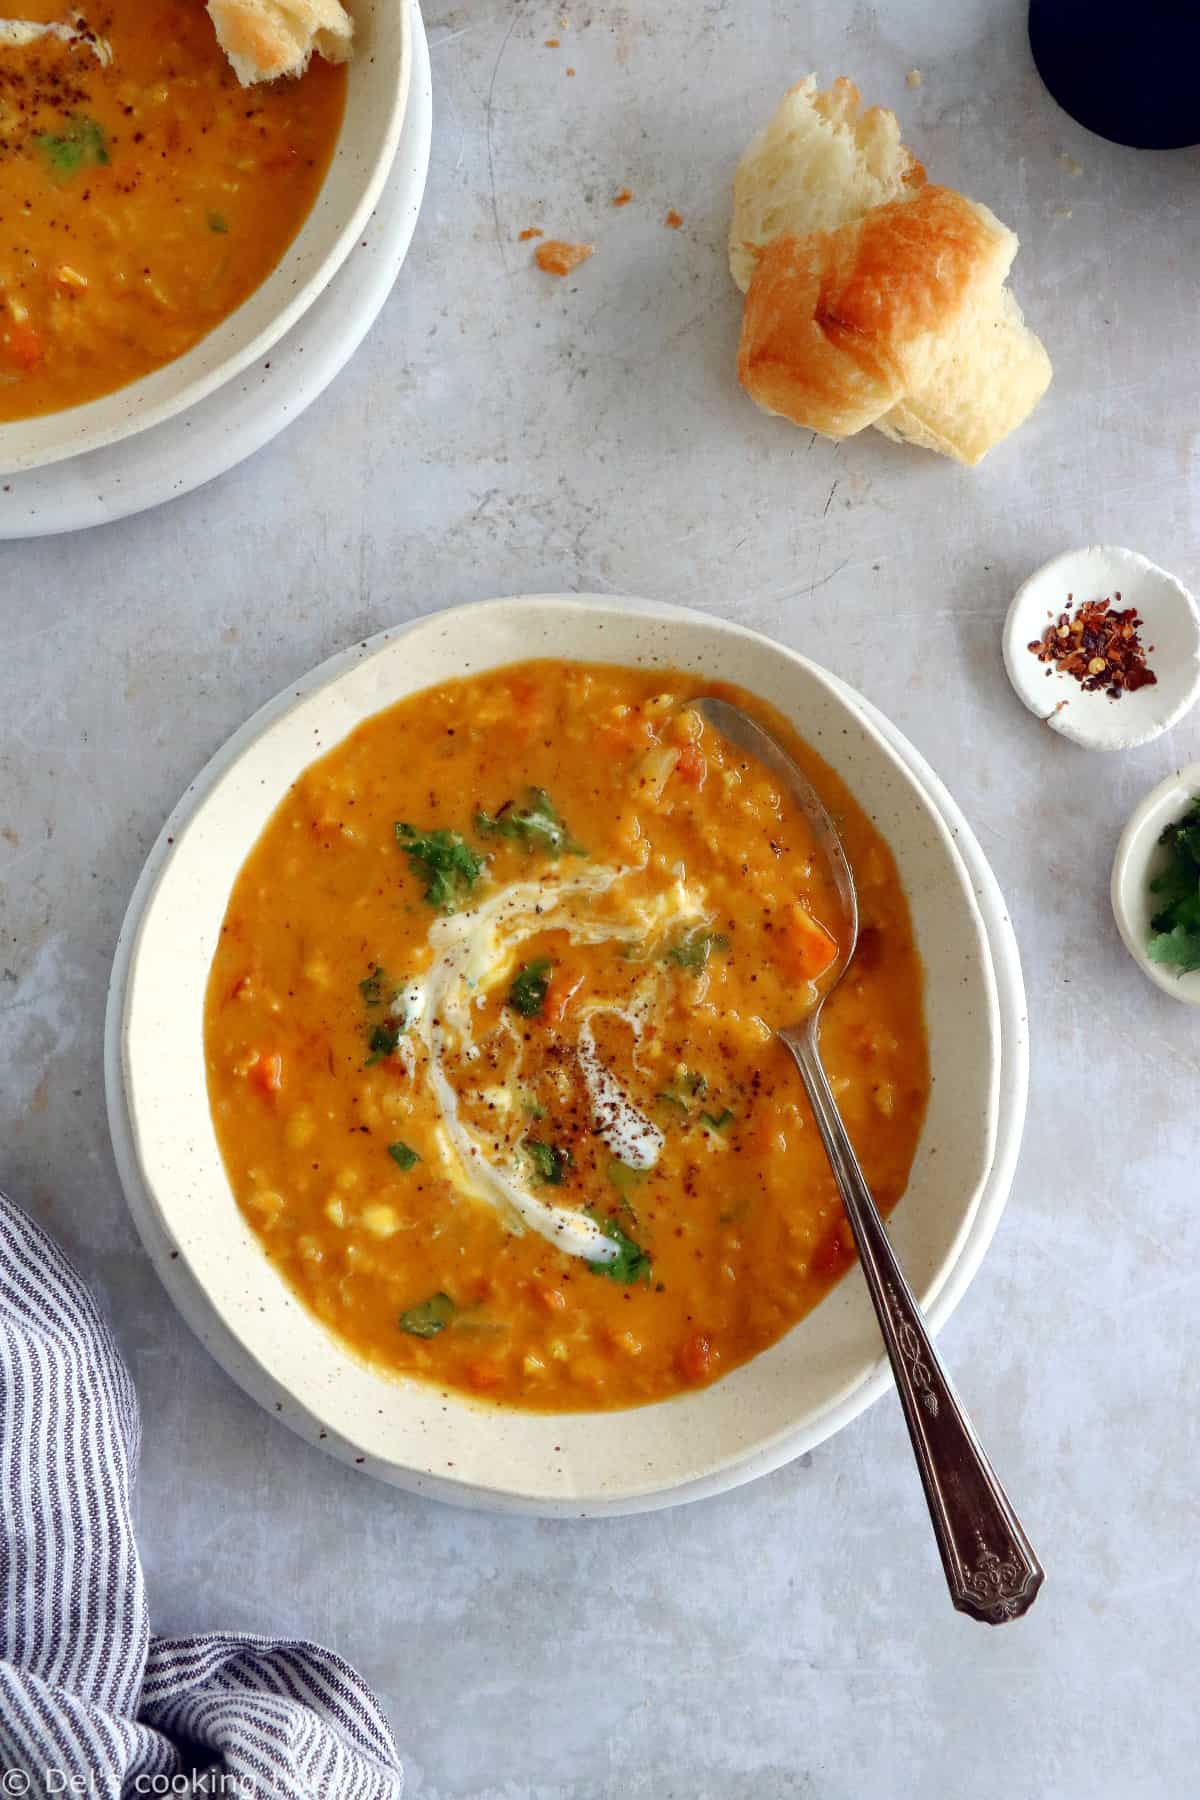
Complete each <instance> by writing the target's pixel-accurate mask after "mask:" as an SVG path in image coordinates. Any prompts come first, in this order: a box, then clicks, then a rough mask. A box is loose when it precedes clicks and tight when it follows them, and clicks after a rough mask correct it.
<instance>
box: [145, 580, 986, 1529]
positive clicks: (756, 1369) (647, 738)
mask: <svg viewBox="0 0 1200 1800" xmlns="http://www.w3.org/2000/svg"><path fill="white" fill-rule="evenodd" d="M713 693H717V694H721V695H723V696H725V697H727V698H732V699H734V700H736V701H738V702H739V703H740V704H741V705H743V706H744V707H746V709H747V710H748V711H750V712H751V713H753V714H754V715H755V716H756V717H758V718H759V719H761V720H762V721H763V722H764V723H765V724H767V725H768V726H769V727H770V728H771V729H773V730H774V731H775V732H776V733H777V734H778V735H779V736H780V737H781V738H782V739H783V740H784V741H785V742H786V743H787V744H788V746H789V748H790V749H791V750H792V752H793V754H794V755H795V756H796V757H797V759H798V760H799V761H800V762H801V764H802V765H803V766H804V768H805V769H806V770H807V772H808V773H809V775H810V777H811V778H812V779H813V780H814V782H815V783H816V784H817V786H818V788H819V790H820V792H821V793H822V795H823V797H824V799H825V801H826V804H827V805H828V806H829V807H830V809H831V810H832V812H833V813H834V816H835V817H836V818H837V820H838V823H839V826H840V829H841V831H842V833H843V836H844V839H845V842H846V844H847V847H848V852H849V854H850V857H851V861H852V863H853V865H854V868H855V873H856V879H857V882H858V886H859V890H860V897H861V906H862V936H861V939H860V946H859V950H858V953H857V955H856V958H855V961H854V964H853V966H852V969H851V972H850V974H849V976H848V977H847V978H846V980H845V981H844V982H843V983H842V985H841V987H840V988H839V990H838V993H837V994H836V995H835V996H834V997H833V999H832V1000H831V1001H830V1003H829V1005H828V1007H827V1009H826V1016H825V1024H824V1030H823V1045H824V1054H825V1058H826V1063H827V1066H828V1068H829V1071H830V1075H831V1080H832V1083H833V1086H834V1089H835V1092H836V1093H837V1095H838V1099H839V1105H840V1106H841V1109H842V1111H843V1115H844V1117H845V1118H846V1121H847V1125H848V1128H849V1130H850V1133H851V1136H852V1138H853V1139H854V1141H855V1145H856V1148H857V1150H858V1153H859V1156H860V1159H861V1161H862V1163H863V1166H864V1169H865V1171H866V1173H867V1176H868V1179H869V1180H870V1181H871V1183H872V1186H873V1189H874V1192H875V1194H876V1196H877V1198H878V1200H879V1202H880V1204H881V1206H882V1207H883V1208H884V1209H885V1210H886V1211H888V1212H889V1214H890V1215H891V1229H892V1231H893V1234H894V1236H895V1238H896V1240H897V1242H898V1245H899V1247H900V1250H901V1253H902V1255H903V1256H904V1258H905V1262H906V1265H907V1267H908V1269H909V1272H910V1275H911V1277H912V1279H913V1285H914V1287H915V1288H916V1290H917V1292H918V1293H919V1294H920V1295H921V1296H922V1298H923V1299H924V1301H925V1302H926V1303H927V1304H931V1303H934V1302H936V1300H937V1298H938V1296H939V1295H940V1293H941V1292H942V1290H943V1288H945V1286H946V1284H947V1283H948V1282H950V1281H951V1280H952V1279H953V1277H954V1274H955V1270H956V1267H957V1266H958V1264H959V1262H960V1259H962V1258H963V1256H964V1255H966V1254H969V1251H968V1241H969V1239H970V1238H971V1235H972V1233H973V1231H975V1230H976V1228H977V1226H978V1224H979V1217H980V1213H981V1209H986V1211H987V1212H988V1213H989V1215H991V1217H992V1221H993V1222H994V1214H995V1211H996V1209H997V1207H998V1206H999V1205H1000V1204H1002V1202H1003V1192H1002V1191H1000V1190H998V1189H997V1186H996V1183H995V1181H994V1180H993V1176H994V1170H995V1166H996V1163H997V1144H998V1142H999V1140H1000V1138H1001V1137H1002V1136H1003V1137H1004V1140H1005V1143H1006V1144H1007V1145H1009V1146H1011V1141H1012V1136H1013V1132H1014V1131H1017V1132H1019V1126H1020V1119H1019V1116H1015V1117H1014V1110H1015V1109H1014V1107H1013V1106H1012V1104H1011V1102H1010V1103H1009V1104H1008V1113H1007V1116H1002V1114H1003V1110H1004V1109H1003V1107H1002V1098H1003V1096H1002V1089H1001V1082H1000V1041H999V1010H998V999H997V986H996V974H995V969H994V967H993V961H992V957H991V953H990V949H989V944H988V938H987V934H986V932H985V931H984V928H983V924H982V921H981V917H980V913H979V909H978V906H977V903H976V899H975V895H974V892H973V886H972V881H971V879H970V877H969V876H968V874H967V872H966V870H965V868H964V866H963V863H962V860H961V858H960V856H959V854H958V852H957V850H956V848H955V845H954V843H953V840H952V837H951V834H950V832H949V831H948V829H947V827H946V825H945V823H944V820H943V818H942V816H941V815H940V813H939V811H938V808H937V807H936V805H934V804H933V802H932V801H931V799H930V797H929V795H928V794H927V793H926V792H925V791H924V790H923V788H922V785H921V783H920V781H918V780H917V779H915V778H914V776H913V775H912V773H911V772H910V771H909V769H908V768H907V767H906V765H905V763H904V761H903V760H902V759H901V758H900V757H899V756H898V755H897V754H896V753H895V752H894V750H893V749H892V748H891V747H890V746H889V744H888V743H887V741H886V740H885V738H884V737H883V736H882V735H881V734H880V732H879V731H877V730H876V729H875V727H874V726H873V725H872V724H871V723H870V722H869V721H868V719H867V718H866V717H865V715H864V713H863V712H862V710H861V709H859V708H858V707H856V706H855V704H854V703H853V701H852V700H850V699H848V698H847V697H846V695H845V694H844V692H843V691H842V690H840V689H839V688H838V686H837V685H836V684H835V683H834V682H833V681H832V680H831V679H830V678H829V677H828V676H826V675H825V674H824V673H823V672H822V671H821V670H819V669H818V668H816V667H815V666H814V665H813V664H811V663H808V662H806V661H805V660H804V659H803V658H801V657H798V656H796V655H795V654H794V653H792V652H790V651H787V650H785V649H783V648H781V647H780V646H778V645H776V644H773V643H771V642H770V641H769V640H766V639H764V638H761V637H759V636H757V635H755V634H753V633H749V632H745V631H742V630H739V629H737V628H735V627H733V626H730V625H728V624H725V623H722V622H720V621H715V620H711V619H706V618H704V617H702V616H700V615H695V614H687V613H680V612H678V611H675V610H669V611H665V612H664V611H661V610H658V609H644V608H640V607H634V606H632V605H631V606H629V607H624V606H621V605H619V604H612V603H608V602H605V603H600V602H594V603H582V602H579V601H576V600H567V599H534V600H518V601H505V602H496V603H492V604H489V605H487V606H482V607H475V608H464V609H462V610H461V611H459V612H457V613H452V614H448V615H442V616H435V617H432V618H430V619H428V620H425V621H420V622H418V623H417V624H416V625H414V626H410V627H408V628H406V629H404V630H401V631H399V632H397V633H395V634H385V636H384V637H383V638H382V639H380V640H376V641H375V642H373V643H372V644H370V645H366V646H361V647H360V648H359V649H358V650H357V651H356V652H354V653H352V655H351V656H350V657H349V658H344V659H340V660H339V661H338V662H337V663H336V664H335V665H334V666H332V667H331V668H330V669H328V670H325V671H321V672H318V674H317V675H316V676H314V677H313V679H312V681H311V683H309V684H305V686H304V687H303V688H302V689H301V690H300V691H299V692H297V693H295V694H293V695H292V696H290V697H289V701H288V703H286V704H285V703H282V702H281V703H277V704H276V706H275V707H274V708H273V709H268V712H267V714H266V715H265V716H263V717H262V718H260V719H259V720H256V721H252V722H251V724H250V725H249V726H248V727H247V728H245V730H244V732H243V733H241V734H239V737H238V738H237V739H236V740H235V741H234V742H233V743H232V744H231V745H230V746H229V747H228V748H227V750H226V751H225V752H223V753H222V756H221V758H219V759H218V763H217V765H216V766H215V768H214V769H213V770H211V771H210V772H209V773H208V774H207V775H206V776H205V777H204V778H203V779H202V781H201V783H200V785H199V788H198V789H197V790H196V791H195V792H194V793H193V794H192V795H191V796H189V798H188V800H187V801H186V802H185V810H184V812H183V813H182V814H181V815H180V816H178V817H177V818H176V819H175V820H174V821H173V822H172V823H171V824H170V825H169V826H168V829H167V835H168V836H169V838H170V839H171V840H172V841H171V842H170V843H169V844H164V846H163V847H162V849H161V851H160V852H159V853H158V858H157V861H155V860H154V859H152V866H151V869H150V871H149V872H148V874H147V877H146V878H145V882H144V886H143V891H142V893H141V894H139V895H138V896H135V902H134V906H133V908H132V909H131V918H130V921H129V923H128V924H127V928H126V933H125V942H124V947H123V949H122V952H121V954H120V956H119V959H118V963H119V969H122V970H123V971H124V972H122V973H120V975H119V979H118V980H117V981H116V982H115V983H114V989H113V1001H112V1008H111V1012H110V1025H111V1033H112V1038H111V1043H112V1051H113V1060H112V1062H111V1065H110V1080H111V1091H110V1101H111V1103H112V1106H113V1115H114V1125H115V1128H116V1136H117V1141H118V1150H119V1153H120V1151H121V1145H122V1143H124V1144H125V1145H126V1148H127V1154H123V1155H122V1156H121V1160H122V1163H123V1165H124V1173H125V1176H126V1183H127V1189H128V1191H129V1192H130V1197H131V1202H132V1204H133V1206H134V1212H135V1217H136V1218H137V1219H138V1223H139V1227H140V1228H141V1229H142V1231H143V1235H144V1236H145V1238H146V1241H147V1244H148V1246H149V1247H150V1248H151V1250H152V1252H153V1254H154V1255H155V1260H156V1262H157V1263H158V1265H159V1267H160V1269H162V1270H164V1272H165V1273H166V1276H167V1279H168V1282H169V1283H170V1285H171V1287H172V1291H173V1292H174V1293H175V1294H176V1297H177V1298H178V1299H179V1300H180V1301H181V1304H182V1305H183V1306H184V1309H185V1311H186V1312H187V1313H188V1316H189V1317H190V1318H191V1319H192V1321H193V1323H195V1324H196V1325H197V1328H198V1329H199V1330H201V1332H202V1335H204V1337H205V1340H206V1341H207V1342H208V1343H210V1345H211V1346H212V1347H213V1348H214V1350H215V1351H216V1353H217V1354H218V1355H219V1356H220V1357H221V1360H222V1361H224V1362H225V1364H226V1366H227V1367H229V1368H230V1369H231V1370H232V1371H233V1372H234V1373H235V1374H236V1375H237V1377H238V1379H240V1380H242V1381H243V1382H244V1383H245V1385H247V1386H248V1387H250V1389H251V1391H253V1392H256V1393H257V1394H258V1395H259V1397H260V1398H263V1399H264V1400H267V1399H268V1396H269V1397H270V1398H269V1404H271V1405H272V1406H273V1407H275V1408H276V1409H278V1410H281V1411H282V1412H283V1415H284V1416H285V1417H286V1418H287V1419H288V1422H289V1423H292V1424H293V1425H295V1426H296V1427H297V1428H298V1429H301V1430H303V1431H305V1432H306V1433H307V1434H308V1435H309V1436H311V1437H312V1438H313V1439H314V1440H315V1441H317V1442H320V1443H321V1444H322V1445H323V1447H325V1448H329V1449H334V1450H337V1451H339V1452H340V1453H341V1454H343V1455H346V1456H347V1457H348V1458H349V1459H351V1460H353V1461H354V1462H356V1463H358V1464H360V1465H361V1466H364V1467H368V1468H370V1469H371V1470H372V1472H374V1473H377V1474H380V1475H382V1476H384V1477H385V1478H386V1479H390V1480H393V1481H396V1482H398V1483H401V1484H403V1485H408V1486H414V1487H419V1488H425V1489H428V1490H431V1491H435V1492H439V1493H443V1494H445V1495H447V1497H451V1498H457V1499H464V1500H467V1501H469V1502H475V1503H484V1504H502V1505H522V1506H529V1507H533V1508H536V1509H538V1510H544V1511H545V1510H549V1511H553V1510H555V1509H559V1510H580V1509H582V1510H606V1509H607V1510H619V1509H621V1508H623V1507H627V1506H631V1505H641V1504H651V1503H661V1502H662V1501H663V1500H664V1499H665V1498H667V1497H670V1496H672V1495H674V1494H677V1493H679V1492H681V1491H689V1490H690V1491H696V1489H697V1484H700V1485H701V1486H704V1485H705V1484H708V1485H709V1486H711V1484H713V1483H714V1482H715V1483H717V1484H718V1485H720V1484H727V1483H728V1482H729V1481H732V1480H736V1479H738V1478H739V1472H740V1471H741V1472H744V1471H749V1470H751V1469H753V1468H755V1467H761V1466H764V1459H773V1460H782V1459H783V1457H784V1456H785V1455H787V1454H789V1453H795V1450H796V1449H800V1448H804V1447H806V1446H807V1445H808V1444H810V1443H812V1442H815V1441H819V1438H820V1437H822V1436H824V1435H827V1433H828V1431H829V1430H832V1429H836V1428H837V1425H838V1424H840V1423H842V1422H844V1420H845V1419H846V1418H848V1417H851V1416H853V1413H854V1412H855V1411H857V1410H858V1409H859V1408H860V1407H861V1405H863V1404H865V1403H866V1400H867V1398H868V1397H869V1396H870V1394H871V1393H873V1392H876V1391H878V1389H879V1386H880V1384H881V1363H882V1353H881V1348H880V1344H879V1338H878V1330H877V1327H876V1325H875V1321H874V1317H873V1314H872V1312H871V1308H870V1305H869V1302H868V1300H867V1297H866V1294H865V1290H864V1288H863V1285H862V1283H861V1281H860V1280H859V1279H858V1278H857V1276H856V1275H855V1274H854V1272H853V1265H854V1253H853V1244H852V1240H851V1237H850V1234H849V1230H848V1227H847V1225H846V1223H845V1220H844V1218H843V1216H842V1212H841V1207H840V1203H839V1201H838V1197H837V1192H836V1187H835V1185H834V1182H833V1179H832V1176H831V1173H830V1171H829V1168H828V1165H827V1163H826V1161H825V1158H824V1155H823V1152H822V1150H821V1147H820V1142H819V1139H818V1136H817V1133H816V1130H815V1127H814V1125H813V1121H812V1118H811V1114H810V1113H809V1111H808V1107H807V1102H806V1100H805V1098H804V1095H803V1091H802V1088H801V1085H800V1081H799V1077H798V1075H797V1073H796V1071H795V1069H794V1067H793V1065H792V1064H791V1063H790V1060H789V1058H788V1056H787V1053H786V1052H785V1051H784V1049H783V1047H782V1046H781V1045H780V1043H779V1042H778V1040H777V1038H776V1035H775V1033H776V1030H777V1028H778V1027H779V1026H781V1025H783V1024H787V1023H789V1022H793V1021H794V1020H795V1019H797V1018H798V1017H800V1016H801V1015H802V1013H803V1012H804V1010H805V1008H806V1007H807V1006H808V1005H809V1004H810V1003H811V999H812V994H813V986H812V984H813V983H815V982H817V981H819V979H820V975H821V973H822V971H823V969H824V968H825V967H826V966H827V965H828V962H829V960H830V958H831V957H833V956H834V955H836V951H837V944H838V939H839V934H840V933H841V932H842V931H843V930H844V922H843V921H842V920H841V919H840V917H839V914H838V908H837V904H836V896H835V894H834V891H833V889H832V886H831V883H830V880H829V876H828V873H827V871H826V869H825V867H824V865H823V863H822V859H821V857H820V854H819V851H818V849H817V846H816V845H815V844H814V842H813V841H812V838H811V836H810V834H809V831H808V828H807V826H806V824H805V821H804V819H803V817H802V816H800V815H799V814H798V813H797V812H796V811H795V809H794V808H793V807H792V806H791V803H790V802H789V800H788V798H787V796H786V795H785V794H784V793H782V792H781V791H780V785H779V783H778V782H777V781H776V780H774V779H773V777H772V776H771V774H770V772H769V771H768V770H766V769H765V768H763V767H761V766H759V765H757V764H755V763H754V762H753V761H752V760H751V759H747V758H746V756H745V755H744V754H742V753H739V752H738V751H737V750H736V749H735V748H734V747H733V746H732V745H731V744H729V743H728V742H726V741H725V740H723V739H722V738H721V736H720V734H719V733H716V732H714V731H713V729H712V727H711V726H710V725H708V724H706V723H705V722H704V721H703V720H702V719H701V717H700V715H699V713H698V712H697V710H696V709H695V706H694V702H695V701H696V700H697V699H699V698H700V697H701V696H703V695H705V694H713ZM126 964H127V967H126ZM1006 1158H1007V1151H1005V1158H1002V1160H1005V1159H1006ZM1005 1166H1007V1162H1005ZM989 1183H991V1186H990V1187H989ZM1003 1185H1004V1184H1003V1183H1001V1189H1002V1187H1003ZM989 1229H990V1226H989ZM847 1277H848V1278H847Z"/></svg>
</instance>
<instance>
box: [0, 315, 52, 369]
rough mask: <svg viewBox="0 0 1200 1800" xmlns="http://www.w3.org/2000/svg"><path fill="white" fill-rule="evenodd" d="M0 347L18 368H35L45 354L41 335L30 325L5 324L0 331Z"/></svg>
mask: <svg viewBox="0 0 1200 1800" xmlns="http://www.w3.org/2000/svg"><path fill="white" fill-rule="evenodd" d="M0 349H2V350H3V351H4V355H5V357H6V358H7V360H8V361H9V362H10V363H12V364H14V366H15V367H16V368H18V369H36V368H37V366H38V364H39V363H40V362H41V361H42V359H43V357H44V356H45V354H46V346H45V345H44V344H43V342H42V335H41V333H40V332H39V331H37V330H36V329H35V328H34V326H32V325H24V324H21V325H18V324H15V323H14V324H11V325H6V326H5V328H4V330H3V331H0Z"/></svg>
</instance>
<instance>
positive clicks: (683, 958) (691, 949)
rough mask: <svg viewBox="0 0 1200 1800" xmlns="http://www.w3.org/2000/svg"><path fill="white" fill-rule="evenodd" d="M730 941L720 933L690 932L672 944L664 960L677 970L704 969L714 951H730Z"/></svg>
mask: <svg viewBox="0 0 1200 1800" xmlns="http://www.w3.org/2000/svg"><path fill="white" fill-rule="evenodd" d="M728 948H729V939H728V938H727V937H726V936H725V935H724V933H723V932H720V931H689V932H688V934H687V936H686V937H682V938H680V940H679V942H678V943H677V944H672V946H671V948H670V949H669V950H668V951H667V953H666V955H665V956H664V958H663V961H664V962H669V963H674V964H675V967H676V968H677V969H702V968H703V967H704V965H705V964H706V963H707V961H708V959H709V957H710V956H711V955H712V953H713V951H714V950H728Z"/></svg>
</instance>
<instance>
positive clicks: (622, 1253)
mask: <svg viewBox="0 0 1200 1800" xmlns="http://www.w3.org/2000/svg"><path fill="white" fill-rule="evenodd" d="M588 1217H589V1218H592V1219H594V1220H595V1221H596V1224H597V1225H598V1226H599V1227H600V1229H601V1231H602V1232H603V1233H604V1235H605V1237H606V1238H611V1239H612V1241H613V1243H614V1244H616V1245H617V1246H618V1252H617V1255H616V1256H615V1257H613V1259H612V1261H611V1262H590V1263H589V1264H588V1268H589V1269H590V1270H591V1271H592V1274H593V1275H607V1276H608V1278H609V1280H610V1281H619V1282H621V1284H622V1285H623V1286H624V1287H634V1286H636V1284H637V1283H638V1282H639V1281H644V1282H645V1283H646V1285H647V1286H649V1283H650V1275H651V1271H652V1267H653V1265H652V1264H651V1261H650V1258H649V1257H648V1256H647V1255H646V1252H645V1251H644V1250H643V1249H642V1247H641V1245H640V1244H635V1243H634V1241H633V1239H632V1238H631V1237H627V1236H626V1235H625V1233H624V1232H623V1231H622V1230H621V1227H620V1226H619V1225H618V1224H617V1221H616V1220H615V1219H604V1218H601V1217H600V1216H599V1215H598V1214H597V1213H595V1212H589V1214H588Z"/></svg>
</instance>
